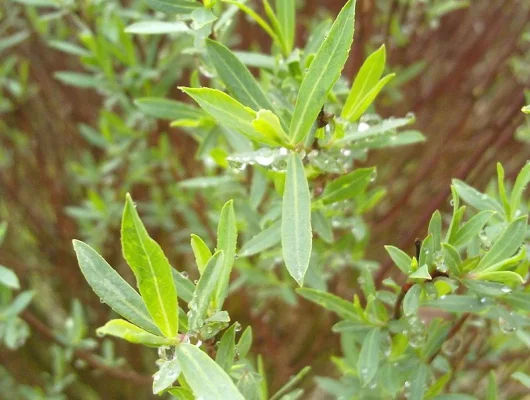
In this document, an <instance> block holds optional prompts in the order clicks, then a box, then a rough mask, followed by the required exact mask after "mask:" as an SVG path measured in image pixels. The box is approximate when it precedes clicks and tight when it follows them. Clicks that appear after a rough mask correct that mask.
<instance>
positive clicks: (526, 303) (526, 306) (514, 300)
mask: <svg viewBox="0 0 530 400" xmlns="http://www.w3.org/2000/svg"><path fill="white" fill-rule="evenodd" d="M502 300H503V301H504V302H506V303H508V304H509V305H510V306H512V307H513V308H515V309H518V310H522V311H526V312H530V293H528V292H519V293H510V295H509V296H506V297H504V298H503V299H502Z"/></svg>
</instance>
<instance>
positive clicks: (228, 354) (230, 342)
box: [215, 322, 237, 373]
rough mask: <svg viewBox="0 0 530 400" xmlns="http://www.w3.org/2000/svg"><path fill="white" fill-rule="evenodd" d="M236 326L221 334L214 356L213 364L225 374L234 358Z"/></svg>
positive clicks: (233, 325)
mask: <svg viewBox="0 0 530 400" xmlns="http://www.w3.org/2000/svg"><path fill="white" fill-rule="evenodd" d="M236 324H237V322H236ZM236 324H232V326H231V327H230V328H228V329H227V330H226V331H225V332H224V333H223V336H222V337H221V340H220V342H219V346H218V347H217V354H216V355H215V362H216V363H217V364H218V365H219V366H220V367H221V368H222V369H224V370H225V371H226V372H227V373H228V372H230V368H232V365H233V363H234V357H235V356H236Z"/></svg>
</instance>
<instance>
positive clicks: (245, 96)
mask: <svg viewBox="0 0 530 400" xmlns="http://www.w3.org/2000/svg"><path fill="white" fill-rule="evenodd" d="M206 49H207V51H208V55H209V56H210V60H211V61H212V63H213V65H214V67H215V69H216V70H217V73H218V74H219V78H221V80H222V81H223V83H224V84H225V85H226V88H227V89H228V92H229V93H230V94H231V95H232V96H234V98H235V99H236V100H237V101H239V102H240V103H241V104H243V105H245V106H247V107H250V108H252V109H253V110H256V111H257V110H260V109H266V110H274V106H273V105H272V103H271V102H270V100H269V99H268V97H267V95H266V94H265V93H264V92H263V90H262V89H261V86H260V85H259V84H258V82H256V79H255V78H254V76H252V74H251V73H250V71H249V70H248V68H247V67H245V65H244V64H243V63H242V62H241V61H239V59H238V58H237V57H236V56H235V54H234V53H232V52H231V51H230V50H229V49H228V48H227V47H225V46H223V45H222V44H221V43H219V42H216V41H213V40H211V39H207V40H206Z"/></svg>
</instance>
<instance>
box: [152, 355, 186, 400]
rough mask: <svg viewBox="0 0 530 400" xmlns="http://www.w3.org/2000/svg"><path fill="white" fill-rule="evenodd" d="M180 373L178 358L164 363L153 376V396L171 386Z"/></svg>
mask: <svg viewBox="0 0 530 400" xmlns="http://www.w3.org/2000/svg"><path fill="white" fill-rule="evenodd" d="M181 371H182V370H181V368H180V362H179V360H178V358H174V359H173V360H169V361H164V362H163V363H162V365H160V367H159V369H158V371H157V372H156V373H155V374H154V375H153V394H160V393H162V392H163V391H164V390H166V389H167V388H169V387H170V386H171V385H173V382H175V381H176V380H177V378H178V377H179V375H180V373H181Z"/></svg>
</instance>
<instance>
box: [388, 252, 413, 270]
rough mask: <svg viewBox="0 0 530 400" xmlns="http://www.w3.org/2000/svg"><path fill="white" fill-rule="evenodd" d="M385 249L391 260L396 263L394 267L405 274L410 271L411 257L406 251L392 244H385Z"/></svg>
mask: <svg viewBox="0 0 530 400" xmlns="http://www.w3.org/2000/svg"><path fill="white" fill-rule="evenodd" d="M385 250H386V251H387V253H388V255H389V256H390V258H391V259H392V261H394V264H396V267H398V268H399V269H400V270H401V271H403V272H404V273H405V274H409V273H410V271H411V264H412V258H410V257H409V255H408V254H407V253H405V252H404V251H403V250H401V249H398V248H397V247H394V246H385Z"/></svg>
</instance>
